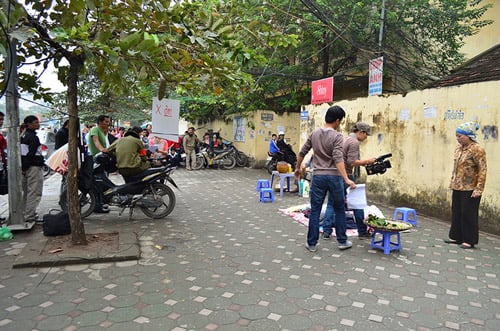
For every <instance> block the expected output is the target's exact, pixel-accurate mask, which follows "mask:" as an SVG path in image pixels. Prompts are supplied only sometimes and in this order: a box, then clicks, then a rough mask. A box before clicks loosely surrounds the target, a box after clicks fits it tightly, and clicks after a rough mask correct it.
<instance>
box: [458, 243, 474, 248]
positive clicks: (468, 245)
mask: <svg viewBox="0 0 500 331" xmlns="http://www.w3.org/2000/svg"><path fill="white" fill-rule="evenodd" d="M460 248H462V249H472V248H474V245H470V244H466V243H463V244H461V245H460Z"/></svg>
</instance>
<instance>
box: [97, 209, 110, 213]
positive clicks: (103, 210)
mask: <svg viewBox="0 0 500 331" xmlns="http://www.w3.org/2000/svg"><path fill="white" fill-rule="evenodd" d="M94 213H96V214H107V213H109V209H104V208H100V209H94Z"/></svg>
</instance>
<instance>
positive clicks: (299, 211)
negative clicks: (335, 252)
mask: <svg viewBox="0 0 500 331" xmlns="http://www.w3.org/2000/svg"><path fill="white" fill-rule="evenodd" d="M308 208H310V205H309V204H304V205H298V206H292V207H289V208H286V209H280V212H282V213H283V214H285V215H288V216H290V217H291V218H293V219H294V220H296V221H297V222H299V223H300V224H303V225H305V226H309V218H307V217H306V216H305V215H304V212H303V211H304V210H306V209H308ZM319 231H320V232H323V227H322V226H320V227H319ZM346 234H347V236H357V235H358V230H356V229H347V231H346ZM332 235H333V236H335V228H333V232H332Z"/></svg>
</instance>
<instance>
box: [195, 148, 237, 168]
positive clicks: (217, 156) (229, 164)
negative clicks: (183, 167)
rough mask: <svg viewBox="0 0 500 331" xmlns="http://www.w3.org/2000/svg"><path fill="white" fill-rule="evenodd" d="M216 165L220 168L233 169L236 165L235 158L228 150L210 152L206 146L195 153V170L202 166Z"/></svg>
mask: <svg viewBox="0 0 500 331" xmlns="http://www.w3.org/2000/svg"><path fill="white" fill-rule="evenodd" d="M213 165H216V166H218V167H219V168H221V169H233V168H234V166H235V165H236V159H235V158H234V156H233V155H231V151H230V150H222V152H220V153H213V154H210V153H209V151H208V148H206V147H204V148H202V149H201V150H200V152H199V153H197V154H196V164H195V166H194V169H195V170H200V169H201V168H203V167H205V168H206V167H208V166H213Z"/></svg>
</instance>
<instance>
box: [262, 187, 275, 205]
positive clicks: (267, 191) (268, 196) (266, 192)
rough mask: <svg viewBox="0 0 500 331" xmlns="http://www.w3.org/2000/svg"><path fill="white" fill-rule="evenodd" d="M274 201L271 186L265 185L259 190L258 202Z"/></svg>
mask: <svg viewBox="0 0 500 331" xmlns="http://www.w3.org/2000/svg"><path fill="white" fill-rule="evenodd" d="M267 201H270V202H274V192H273V189H272V188H269V187H265V188H262V189H261V190H260V202H267Z"/></svg>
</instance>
